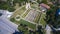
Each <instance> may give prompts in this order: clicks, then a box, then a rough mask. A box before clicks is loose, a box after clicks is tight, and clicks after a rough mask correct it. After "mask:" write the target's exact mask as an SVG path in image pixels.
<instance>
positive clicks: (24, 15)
mask: <svg viewBox="0 0 60 34" xmlns="http://www.w3.org/2000/svg"><path fill="white" fill-rule="evenodd" d="M29 11H30V9H28V10H27V11H26V13H25V14H23V16H22V17H23V18H25V17H26V15H27V14H28V13H29Z"/></svg>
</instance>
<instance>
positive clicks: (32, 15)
mask: <svg viewBox="0 0 60 34" xmlns="http://www.w3.org/2000/svg"><path fill="white" fill-rule="evenodd" d="M39 15H40V13H39V12H38V11H36V10H30V12H29V13H28V14H27V16H26V17H25V19H26V20H28V21H31V22H36V21H38V19H39ZM37 16H38V17H37Z"/></svg>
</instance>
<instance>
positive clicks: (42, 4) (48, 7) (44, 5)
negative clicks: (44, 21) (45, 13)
mask: <svg viewBox="0 0 60 34" xmlns="http://www.w3.org/2000/svg"><path fill="white" fill-rule="evenodd" d="M40 6H43V7H45V8H47V9H50V6H48V5H46V4H44V3H41V4H40Z"/></svg>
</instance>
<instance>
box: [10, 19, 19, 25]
mask: <svg viewBox="0 0 60 34" xmlns="http://www.w3.org/2000/svg"><path fill="white" fill-rule="evenodd" d="M10 21H12V22H13V23H15V24H17V25H18V24H19V21H16V20H15V18H10Z"/></svg>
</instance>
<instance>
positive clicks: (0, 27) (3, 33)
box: [0, 10, 18, 34]
mask: <svg viewBox="0 0 60 34" xmlns="http://www.w3.org/2000/svg"><path fill="white" fill-rule="evenodd" d="M0 13H3V16H1V17H0V34H11V33H14V32H15V31H18V29H17V27H18V25H16V24H14V23H12V22H11V21H9V20H8V19H7V18H6V17H5V15H6V14H5V12H4V11H1V10H0Z"/></svg>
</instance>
